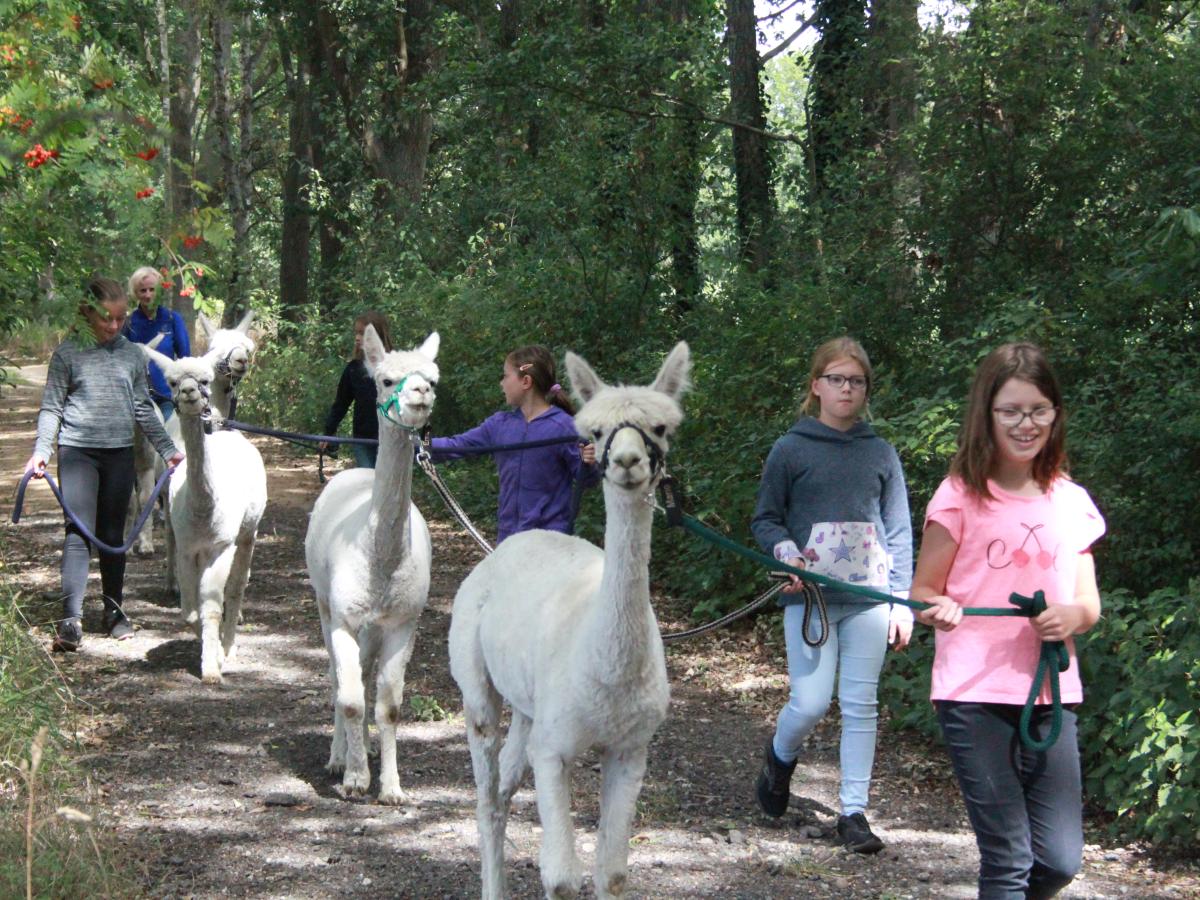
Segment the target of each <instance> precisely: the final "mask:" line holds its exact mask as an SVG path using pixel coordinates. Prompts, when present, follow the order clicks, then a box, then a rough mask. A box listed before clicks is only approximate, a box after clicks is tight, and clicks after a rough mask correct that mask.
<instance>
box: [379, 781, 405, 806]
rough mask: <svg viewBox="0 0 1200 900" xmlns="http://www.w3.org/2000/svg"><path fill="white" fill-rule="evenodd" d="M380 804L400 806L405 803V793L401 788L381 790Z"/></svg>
mask: <svg viewBox="0 0 1200 900" xmlns="http://www.w3.org/2000/svg"><path fill="white" fill-rule="evenodd" d="M379 802H380V803H381V804H382V805H384V806H399V805H400V804H401V803H403V802H404V792H403V791H402V790H400V788H399V786H397V787H394V788H380V789H379Z"/></svg>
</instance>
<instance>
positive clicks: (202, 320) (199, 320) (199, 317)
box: [196, 313, 217, 342]
mask: <svg viewBox="0 0 1200 900" xmlns="http://www.w3.org/2000/svg"><path fill="white" fill-rule="evenodd" d="M196 324H197V325H199V326H200V330H201V331H203V332H204V340H205V342H208V341H211V340H212V336H213V335H214V334H216V332H217V329H215V328H213V324H212V322H210V321H208V317H207V316H206V315H204V313H196Z"/></svg>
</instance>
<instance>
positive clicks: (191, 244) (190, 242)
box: [183, 234, 204, 250]
mask: <svg viewBox="0 0 1200 900" xmlns="http://www.w3.org/2000/svg"><path fill="white" fill-rule="evenodd" d="M203 243H204V238H202V237H200V235H198V234H189V235H188V236H187V237H185V238H184V239H183V248H184V249H185V250H194V249H196V248H197V247H199V246H200V245H201V244H203Z"/></svg>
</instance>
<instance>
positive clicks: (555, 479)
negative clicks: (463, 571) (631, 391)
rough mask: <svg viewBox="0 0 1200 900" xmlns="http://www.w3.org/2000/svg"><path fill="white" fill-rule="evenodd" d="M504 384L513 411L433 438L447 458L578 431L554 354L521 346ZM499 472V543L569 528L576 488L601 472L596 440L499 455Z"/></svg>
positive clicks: (512, 355) (511, 359)
mask: <svg viewBox="0 0 1200 900" xmlns="http://www.w3.org/2000/svg"><path fill="white" fill-rule="evenodd" d="M500 389H501V390H502V391H503V392H504V400H505V402H506V403H507V404H508V405H509V406H510V407H512V409H510V410H507V411H504V412H498V413H496V414H494V415H492V416H489V417H488V418H487V419H485V420H484V421H483V422H482V423H481V424H479V425H477V426H476V427H475V428H472V429H471V430H470V431H464V432H463V433H462V434H457V435H454V436H453V437H444V438H434V439H433V449H434V450H436V451H439V453H438V455H439V456H440V457H443V458H449V459H456V458H458V457H460V456H465V455H467V454H466V453H465V452H456V451H469V450H470V449H471V448H472V447H487V446H494V445H497V444H518V443H525V442H527V441H539V440H544V439H546V438H555V437H564V436H574V435H575V434H576V431H575V420H574V418H573V416H574V413H575V410H574V408H573V407H572V406H571V401H570V400H569V399H568V398H567V395H566V393H565V392H564V391H563V389H562V385H560V384H559V383H558V381H557V379H556V378H555V366H554V357H553V356H552V355H551V354H550V351H549V350H547V349H546V348H545V347H539V346H536V345H531V346H527V347H520V348H518V349H516V350H514V351H513V352H512V353H510V354H508V356H507V357H505V359H504V372H503V375H502V377H501V378H500ZM495 458H496V468H497V469H499V471H500V501H499V510H498V513H497V526H498V534H497V536H496V542H497V543H499V542H500V541H503V540H504V539H505V538H506V537H509V536H511V535H514V534H516V533H517V532H519V531H530V530H531V529H534V528H544V529H546V530H548V531H561V532H563V533H564V534H570V533H571V531H572V529H573V527H574V524H575V510H574V508H573V504H572V486H573V483H574V482H575V480H576V479H578V480H579V481H580V482H581V483H582V484H584V485H588V484H593V483H595V482H596V481H598V480H599V478H600V473H599V471H598V470H597V468H596V465H595V463H596V448H595V445H593V444H585V445H584V446H583V447H579V446H578V445H576V444H574V443H562V444H551V445H548V446H545V447H533V448H529V449H526V450H513V451H507V452H502V453H497V454H495Z"/></svg>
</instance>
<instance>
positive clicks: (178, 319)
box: [124, 266, 192, 422]
mask: <svg viewBox="0 0 1200 900" xmlns="http://www.w3.org/2000/svg"><path fill="white" fill-rule="evenodd" d="M161 277H162V276H161V274H160V273H159V271H158V269H155V268H152V267H150V266H142V267H141V268H140V269H138V270H137V271H136V272H134V273H133V274H132V275H130V276H129V293H130V296H132V297H133V299H134V301H135V302H136V303H137V309H135V310H134V311H133V313H132V314H131V315H130V316H129V318H128V319H127V320H126V321H125V331H124V334H125V337H126V339H127V340H130V341H133V342H134V343H135V344H148V343H150V342H151V341H152V340H154V338H155V337H157V336H158V335H160V334H161V335H162V336H163V339H162V340H161V341H160V342H159V344H158V346H157V347H156V348H155V349H157V350H158V352H159V353H161V354H163V355H164V356H169V357H171V359H182V358H183V357H185V356H191V355H192V342H191V340H190V339H189V338H188V332H187V325H186V324H185V323H184V321H183V316H181V315H180V314H179V313H177V312H175V310H173V309H167V307H166V306H164V305H163V304H161V303H159V302H158V285H159V281H160V279H161ZM147 365H148V367H149V368H148V372H149V375H150V399H152V400H153V401H154V402H155V403H157V404H158V408H159V409H160V410H161V411H162V416H163V421H164V422H165V421H166V420H167V419H169V418H171V414H172V413H173V412H175V404H173V403H172V402H171V389H170V388H169V387H167V379H166V378H165V377H163V373H162V370H161V369H159V368H158V366H156V365H155V364H154V363H148V364H147Z"/></svg>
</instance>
